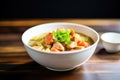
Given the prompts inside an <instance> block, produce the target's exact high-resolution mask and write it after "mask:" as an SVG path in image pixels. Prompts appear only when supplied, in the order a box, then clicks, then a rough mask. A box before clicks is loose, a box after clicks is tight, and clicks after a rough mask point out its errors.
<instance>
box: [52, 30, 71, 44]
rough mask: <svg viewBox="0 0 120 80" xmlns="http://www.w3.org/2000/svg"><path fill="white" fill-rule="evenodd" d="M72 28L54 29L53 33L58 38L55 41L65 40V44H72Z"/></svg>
mask: <svg viewBox="0 0 120 80" xmlns="http://www.w3.org/2000/svg"><path fill="white" fill-rule="evenodd" d="M70 32H71V30H70V29H67V30H59V31H53V34H54V36H55V38H56V40H54V42H64V43H65V44H70V43H71V35H70Z"/></svg>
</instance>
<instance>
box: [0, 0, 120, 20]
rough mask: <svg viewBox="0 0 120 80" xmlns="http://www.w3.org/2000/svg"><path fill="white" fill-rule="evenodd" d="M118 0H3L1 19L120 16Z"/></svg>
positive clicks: (1, 2) (0, 7)
mask: <svg viewBox="0 0 120 80" xmlns="http://www.w3.org/2000/svg"><path fill="white" fill-rule="evenodd" d="M119 10H120V5H119V2H118V1H117V0H24V1H22V0H1V1H0V19H1V20H5V19H31V18H32V19H39V18H120V11H119Z"/></svg>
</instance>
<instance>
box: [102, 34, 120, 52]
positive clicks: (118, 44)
mask: <svg viewBox="0 0 120 80" xmlns="http://www.w3.org/2000/svg"><path fill="white" fill-rule="evenodd" d="M101 39H102V44H103V47H104V48H105V49H106V51H107V52H109V53H114V52H118V51H120V33H117V32H106V33H103V34H102V35H101Z"/></svg>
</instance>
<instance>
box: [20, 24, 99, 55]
mask: <svg viewBox="0 0 120 80" xmlns="http://www.w3.org/2000/svg"><path fill="white" fill-rule="evenodd" d="M49 24H69V25H76V26H81V27H85V28H87V29H89V30H91V31H93V32H94V33H95V34H96V35H97V40H96V41H95V42H94V43H93V44H92V45H91V46H89V47H87V48H84V49H80V50H73V51H63V52H47V51H40V50H36V49H34V48H32V47H31V46H29V45H27V44H26V43H24V41H23V35H24V34H25V33H26V32H27V31H28V30H30V29H32V28H34V27H38V26H42V25H49ZM99 40H100V36H99V34H98V32H97V31H96V30H94V29H93V28H90V27H88V26H86V25H83V24H77V23H70V22H50V23H43V24H38V25H36V26H33V27H30V28H28V29H27V30H25V31H24V32H23V34H22V42H23V44H24V45H25V46H27V47H28V48H30V49H31V50H33V51H35V52H38V53H43V54H74V53H78V52H83V51H85V50H88V49H89V48H91V47H93V46H94V45H96V44H97V43H98V42H99Z"/></svg>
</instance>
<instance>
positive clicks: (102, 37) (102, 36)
mask: <svg viewBox="0 0 120 80" xmlns="http://www.w3.org/2000/svg"><path fill="white" fill-rule="evenodd" d="M106 34H119V35H120V33H118V32H105V33H103V34H102V35H101V40H102V41H104V42H106V43H109V44H116V45H117V44H120V42H110V41H107V40H105V39H104V36H105V35H106Z"/></svg>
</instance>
